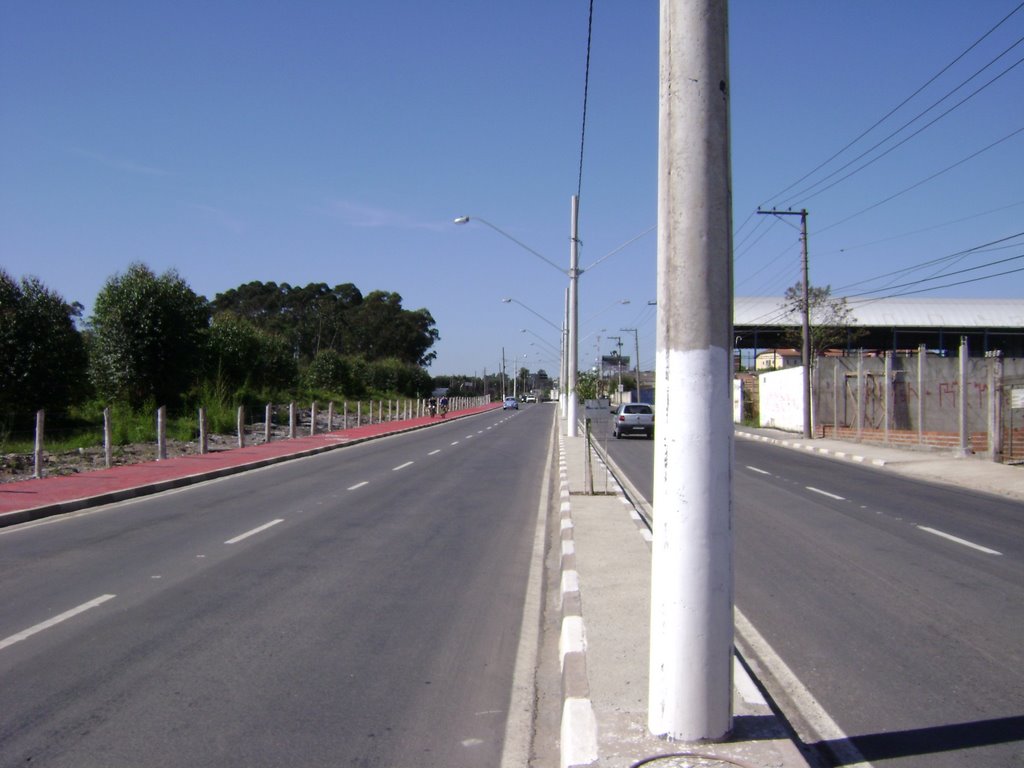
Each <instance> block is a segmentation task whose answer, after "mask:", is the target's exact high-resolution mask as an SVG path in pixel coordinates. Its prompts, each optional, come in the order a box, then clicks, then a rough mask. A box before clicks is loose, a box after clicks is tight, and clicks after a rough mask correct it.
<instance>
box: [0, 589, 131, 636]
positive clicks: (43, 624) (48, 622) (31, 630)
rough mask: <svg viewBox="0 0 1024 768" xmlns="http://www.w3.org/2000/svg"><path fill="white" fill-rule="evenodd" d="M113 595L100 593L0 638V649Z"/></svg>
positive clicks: (100, 602) (71, 616)
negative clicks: (92, 598) (62, 611)
mask: <svg viewBox="0 0 1024 768" xmlns="http://www.w3.org/2000/svg"><path fill="white" fill-rule="evenodd" d="M115 597H117V595H100V596H99V597H97V598H95V599H94V600H90V601H89V602H87V603H82V604H81V605H79V606H78V607H76V608H72V609H71V610H70V611H64V613H61V614H59V615H57V616H54V617H53V618H52V619H47V620H46V621H42V622H40V623H39V624H36V625H35V626H32V627H29V628H28V629H24V630H22V631H21V632H18V633H17V634H14V635H11V636H10V637H7V638H4V639H3V640H0V650H3V649H4V648H6V647H7V646H9V645H14V644H15V643H18V642H21V641H22V640H24V639H25V638H28V637H31V636H32V635H34V634H36V633H37V632H42V631H43V630H44V629H49V628H50V627H54V626H56V625H58V624H60V623H61V622H62V621H67V620H68V619H70V618H73V617H75V616H77V615H78V614H80V613H84V612H85V611H88V610H89V609H90V608H95V607H96V606H97V605H102V604H103V603H105V602H107V601H108V600H113V599H114V598H115Z"/></svg>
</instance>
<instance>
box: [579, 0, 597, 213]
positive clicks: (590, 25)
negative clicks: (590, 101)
mask: <svg viewBox="0 0 1024 768" xmlns="http://www.w3.org/2000/svg"><path fill="white" fill-rule="evenodd" d="M593 29H594V0H590V13H589V15H588V17H587V63H586V65H585V66H584V69H583V126H582V128H580V173H579V177H578V178H577V180H576V199H577V200H579V198H580V193H581V192H582V191H583V143H584V140H585V139H586V137H587V95H588V92H589V90H590V41H591V35H592V33H593Z"/></svg>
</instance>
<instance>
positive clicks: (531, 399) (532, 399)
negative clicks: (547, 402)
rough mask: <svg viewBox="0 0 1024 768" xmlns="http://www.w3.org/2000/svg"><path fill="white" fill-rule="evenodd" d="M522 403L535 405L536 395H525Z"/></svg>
mask: <svg viewBox="0 0 1024 768" xmlns="http://www.w3.org/2000/svg"><path fill="white" fill-rule="evenodd" d="M523 402H524V403H536V402H537V396H536V395H527V396H526V397H524V398H523Z"/></svg>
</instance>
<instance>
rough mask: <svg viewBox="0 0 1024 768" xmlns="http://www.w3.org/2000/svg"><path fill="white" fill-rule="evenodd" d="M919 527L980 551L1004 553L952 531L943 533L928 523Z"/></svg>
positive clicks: (988, 553) (993, 553)
mask: <svg viewBox="0 0 1024 768" xmlns="http://www.w3.org/2000/svg"><path fill="white" fill-rule="evenodd" d="M917 527H918V528H920V529H921V530H922V531H925V532H926V533H930V534H932V535H933V536H939V537H941V538H943V539H947V540H949V541H955V542H956V543H957V544H963V545H964V546H965V547H970V548H971V549H976V550H978V551H979V552H984V553H985V554H986V555H1000V556H1001V555H1002V554H1003V553H1002V552H999V551H998V550H995V549H989V548H988V547H983V546H981V544H975V543H974V542H973V541H967V539H961V538H960V537H959V536H954V535H953V534H951V533H943V532H942V531H939V530H936V529H935V528H929V527H928V526H926V525H919V526H917Z"/></svg>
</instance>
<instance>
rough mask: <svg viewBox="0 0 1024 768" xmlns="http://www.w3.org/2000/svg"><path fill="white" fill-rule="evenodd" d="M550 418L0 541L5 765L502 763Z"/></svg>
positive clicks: (364, 450)
mask: <svg viewBox="0 0 1024 768" xmlns="http://www.w3.org/2000/svg"><path fill="white" fill-rule="evenodd" d="M550 419H551V412H550V409H548V408H536V409H533V408H527V409H524V410H523V411H521V412H510V413H502V412H490V413H487V414H484V415H481V416H478V417H473V418H471V419H465V420H460V421H458V422H451V423H446V424H443V425H440V426H437V427H432V428H430V429H427V430H422V431H418V432H414V433H410V434H406V435H401V436H397V437H392V438H387V439H383V440H377V441H372V442H369V443H365V444H362V445H358V446H351V447H349V448H345V449H341V450H337V451H333V452H330V453H328V454H324V455H321V456H317V457H313V458H309V459H302V460H298V461H293V462H288V463H285V464H280V465H276V466H274V467H270V468H267V469H264V470H259V471H255V472H250V473H245V474H243V475H238V476H235V477H231V478H226V479H224V480H220V481H215V482H211V483H207V484H203V485H200V486H196V487H192V488H189V489H185V490H181V491H177V492H172V493H167V494H162V495H159V496H155V497H148V498H146V499H143V500H139V501H135V502H131V503H124V504H118V505H112V506H110V507H106V508H102V509H97V510H92V511H88V512H84V513H80V514H77V515H73V516H67V517H64V518H58V519H52V520H50V521H46V522H43V523H36V524H26V525H22V526H15V527H13V528H9V529H5V530H4V531H2V532H0V712H2V713H3V716H2V718H0V765H2V766H14V765H18V766H21V765H28V764H33V765H45V766H58V767H59V766H74V767H75V768H83V767H85V766H104V767H105V768H110V767H112V766H134V767H138V766H183V765H188V766H247V767H249V768H251V767H253V766H282V765H303V766H318V765H323V766H327V765H330V766H350V765H351V766H363V767H369V766H388V767H389V768H393V767H394V766H417V767H420V766H438V767H440V766H445V768H449V767H450V766H480V765H498V764H499V762H500V755H501V751H502V748H503V737H504V733H505V725H506V718H507V717H508V710H509V696H510V690H511V688H512V677H513V668H514V663H515V657H516V650H517V646H518V642H519V636H520V625H521V622H522V619H523V602H524V594H525V592H526V585H527V575H528V570H529V567H530V562H531V554H532V546H533V538H534V531H535V527H536V525H537V520H538V506H539V499H540V494H541V488H540V486H541V478H542V476H543V473H544V468H545V466H544V461H545V458H546V457H547V456H548V445H549V440H550V435H551V431H550V423H551V422H550Z"/></svg>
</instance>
